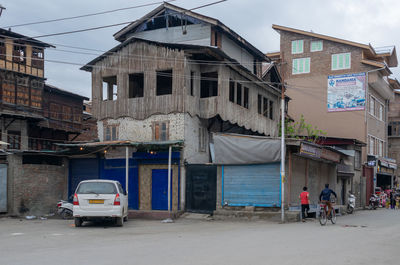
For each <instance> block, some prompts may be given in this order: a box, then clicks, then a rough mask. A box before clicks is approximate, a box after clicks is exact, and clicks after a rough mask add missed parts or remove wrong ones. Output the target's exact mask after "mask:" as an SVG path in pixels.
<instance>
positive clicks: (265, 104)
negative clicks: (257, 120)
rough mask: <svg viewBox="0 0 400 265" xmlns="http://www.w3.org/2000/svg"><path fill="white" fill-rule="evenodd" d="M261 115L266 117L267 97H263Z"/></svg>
mask: <svg viewBox="0 0 400 265" xmlns="http://www.w3.org/2000/svg"><path fill="white" fill-rule="evenodd" d="M263 115H264V116H265V117H268V99H267V98H263Z"/></svg>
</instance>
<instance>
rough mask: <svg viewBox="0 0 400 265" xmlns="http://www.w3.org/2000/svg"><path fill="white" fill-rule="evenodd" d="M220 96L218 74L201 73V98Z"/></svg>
mask: <svg viewBox="0 0 400 265" xmlns="http://www.w3.org/2000/svg"><path fill="white" fill-rule="evenodd" d="M216 96H218V72H210V73H201V84H200V97H201V98H208V97H216Z"/></svg>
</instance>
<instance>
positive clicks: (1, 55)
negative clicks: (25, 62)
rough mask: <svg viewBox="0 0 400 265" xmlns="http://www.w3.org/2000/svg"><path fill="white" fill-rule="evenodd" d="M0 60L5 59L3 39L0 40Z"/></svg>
mask: <svg viewBox="0 0 400 265" xmlns="http://www.w3.org/2000/svg"><path fill="white" fill-rule="evenodd" d="M0 59H1V60H5V59H6V45H5V40H4V38H0Z"/></svg>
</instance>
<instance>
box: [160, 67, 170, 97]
mask: <svg viewBox="0 0 400 265" xmlns="http://www.w3.org/2000/svg"><path fill="white" fill-rule="evenodd" d="M171 94H172V70H165V71H157V91H156V95H157V96H162V95H171Z"/></svg>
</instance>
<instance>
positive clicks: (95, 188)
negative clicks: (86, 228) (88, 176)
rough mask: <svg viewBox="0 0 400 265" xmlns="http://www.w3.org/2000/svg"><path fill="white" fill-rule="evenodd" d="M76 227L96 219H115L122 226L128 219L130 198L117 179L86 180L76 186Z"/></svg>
mask: <svg viewBox="0 0 400 265" xmlns="http://www.w3.org/2000/svg"><path fill="white" fill-rule="evenodd" d="M73 205H74V206H73V215H74V218H75V227H80V226H82V223H83V222H84V221H89V220H95V219H108V218H111V219H113V220H115V223H116V225H118V226H122V225H123V224H124V221H126V220H128V198H127V195H126V192H125V191H124V189H123V188H122V186H121V183H119V182H118V181H115V180H99V179H97V180H85V181H81V182H80V183H79V184H78V187H77V188H76V191H75V194H74V200H73Z"/></svg>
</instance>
